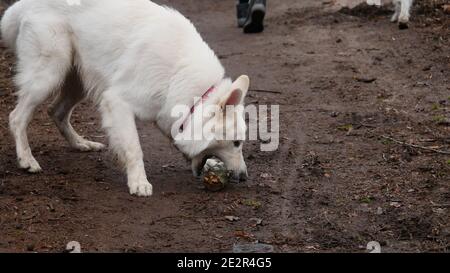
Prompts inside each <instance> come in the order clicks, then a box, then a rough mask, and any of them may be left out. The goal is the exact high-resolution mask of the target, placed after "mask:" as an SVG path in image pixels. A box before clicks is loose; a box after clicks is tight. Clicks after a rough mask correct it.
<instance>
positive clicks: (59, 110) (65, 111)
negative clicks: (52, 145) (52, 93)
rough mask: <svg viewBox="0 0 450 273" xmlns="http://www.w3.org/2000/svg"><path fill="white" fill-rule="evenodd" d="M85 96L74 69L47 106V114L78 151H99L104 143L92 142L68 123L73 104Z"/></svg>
mask: <svg viewBox="0 0 450 273" xmlns="http://www.w3.org/2000/svg"><path fill="white" fill-rule="evenodd" d="M84 98H85V92H84V91H83V85H82V83H81V80H80V78H79V76H78V74H77V71H76V70H75V69H72V70H71V72H70V73H69V74H68V76H67V78H66V80H65V82H64V85H63V87H62V88H61V91H60V93H59V95H58V97H57V98H56V99H55V101H54V102H53V104H52V105H51V106H50V108H49V111H48V113H49V115H50V116H51V117H52V119H53V121H54V122H55V124H56V127H58V129H59V131H60V132H61V134H62V135H63V136H64V137H65V138H66V140H67V141H68V142H69V144H70V146H71V147H73V148H75V149H77V150H80V151H84V152H86V151H99V150H101V149H103V148H104V145H103V144H101V143H97V142H92V141H88V140H86V139H84V138H83V137H82V136H80V135H78V134H77V132H76V131H75V130H74V129H73V127H72V125H71V124H70V116H71V115H72V111H73V109H74V108H75V106H76V105H77V104H78V103H79V102H81V101H82V100H83V99H84Z"/></svg>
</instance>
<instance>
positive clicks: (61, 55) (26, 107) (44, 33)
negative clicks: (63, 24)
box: [9, 22, 71, 173]
mask: <svg viewBox="0 0 450 273" xmlns="http://www.w3.org/2000/svg"><path fill="white" fill-rule="evenodd" d="M57 29H58V25H56V27H55V25H50V26H47V25H44V24H42V25H39V22H36V23H35V24H32V23H31V22H27V24H26V25H24V27H22V29H21V31H20V34H19V36H18V38H17V56H18V66H17V70H18V74H17V76H16V79H15V80H16V84H17V86H18V88H19V91H18V92H17V95H18V104H17V106H16V108H15V109H14V111H13V112H12V113H11V114H10V116H9V124H10V129H11V132H12V134H13V136H14V139H15V142H16V151H17V157H18V161H19V166H20V167H21V168H22V169H26V170H28V171H29V172H31V173H36V172H39V171H41V167H40V166H39V163H38V162H37V161H36V159H35V158H34V157H33V155H32V153H31V149H30V145H29V143H28V137H27V127H28V124H29V123H30V121H31V118H32V116H33V113H34V110H35V109H36V107H37V106H38V105H40V104H41V103H42V102H44V101H45V100H46V99H47V98H48V97H49V96H50V95H51V93H52V92H53V91H55V90H57V89H58V87H59V86H60V84H61V83H62V82H63V80H64V78H65V76H66V74H67V72H68V69H69V67H70V65H71V48H70V46H71V44H70V39H68V37H66V36H64V34H63V33H58V32H57ZM50 30H51V31H50ZM59 35H61V36H59ZM65 38H67V39H65Z"/></svg>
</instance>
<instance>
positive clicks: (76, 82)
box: [1, 0, 249, 196]
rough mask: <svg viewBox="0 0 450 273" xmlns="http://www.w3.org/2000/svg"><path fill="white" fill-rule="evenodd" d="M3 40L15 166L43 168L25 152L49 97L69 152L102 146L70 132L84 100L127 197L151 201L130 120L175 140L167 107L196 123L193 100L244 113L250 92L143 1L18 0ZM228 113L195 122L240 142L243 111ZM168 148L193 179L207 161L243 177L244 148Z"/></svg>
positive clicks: (190, 34)
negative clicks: (188, 166)
mask: <svg viewBox="0 0 450 273" xmlns="http://www.w3.org/2000/svg"><path fill="white" fill-rule="evenodd" d="M1 31H2V37H3V41H4V43H5V44H6V45H8V46H9V47H10V48H12V49H14V50H15V53H16V55H17V58H18V65H17V72H18V73H17V76H16V78H15V82H16V85H17V87H18V92H17V95H18V104H17V106H16V108H15V109H14V111H13V112H12V113H11V114H10V128H11V131H12V134H13V136H14V138H15V142H16V150H17V157H18V161H19V165H20V167H21V168H23V169H26V170H28V171H29V172H31V173H35V172H39V171H41V167H40V166H39V164H38V162H37V161H36V160H35V158H34V157H33V155H32V153H31V149H30V146H29V144H28V139H27V133H26V130H27V126H28V124H29V122H30V120H31V118H32V115H33V112H34V110H35V109H36V107H37V106H38V105H39V104H41V103H42V102H44V100H46V99H47V98H48V97H49V96H50V95H51V94H52V93H54V92H56V93H57V94H58V96H57V98H56V99H55V101H54V103H53V104H52V106H51V107H50V110H49V114H50V115H51V117H52V118H53V120H54V121H55V123H56V126H57V127H58V129H59V130H60V131H61V133H62V135H63V136H64V137H65V138H66V139H67V140H68V142H69V143H70V145H71V146H72V147H74V148H76V149H79V150H82V151H96V150H100V149H102V148H103V147H104V146H103V144H100V143H95V142H91V141H88V140H86V139H84V138H83V137H81V136H80V135H78V134H77V133H76V132H75V131H74V129H73V128H72V126H71V125H70V121H69V120H70V116H71V113H72V110H73V109H74V107H75V106H76V105H77V104H78V103H79V102H80V101H81V100H83V99H84V98H85V97H89V98H91V99H93V100H94V102H96V104H97V105H98V108H99V109H100V112H101V115H102V121H103V126H104V128H105V130H106V131H107V134H108V136H109V142H110V146H111V147H112V148H113V150H114V151H115V153H116V154H117V155H118V158H119V159H120V161H121V162H122V163H123V164H124V167H125V169H126V173H127V179H128V186H129V189H130V193H131V194H136V195H138V196H150V195H151V194H152V185H151V184H150V183H149V182H148V180H147V176H146V173H145V169H144V162H143V153H142V150H141V146H140V143H139V137H138V133H137V130H136V125H135V118H136V117H137V118H139V119H143V120H150V121H154V122H156V123H157V125H158V126H159V128H160V129H161V130H162V131H163V132H164V133H165V134H166V135H168V136H172V137H173V138H174V136H173V134H172V133H171V132H173V128H172V127H173V124H174V123H176V122H177V121H178V120H180V117H176V116H173V115H172V112H173V111H172V110H173V108H174V107H176V106H178V105H187V106H189V107H192V109H191V110H192V111H191V112H188V113H187V115H186V116H184V117H182V120H185V121H187V120H190V119H189V117H192V118H194V117H195V116H197V117H198V115H200V113H198V111H196V109H195V105H197V103H195V102H194V100H195V98H202V102H203V103H204V104H208V105H217V106H220V107H221V109H227V107H225V106H228V105H242V104H243V100H244V98H245V95H246V93H247V91H248V88H249V79H248V77H247V76H241V77H239V78H238V79H237V80H236V81H235V82H231V80H229V79H227V78H224V68H223V67H222V65H221V64H220V62H219V60H218V58H217V57H216V55H215V54H214V52H213V51H212V50H211V49H210V48H209V47H208V45H207V44H206V43H205V42H204V41H203V40H202V38H201V37H200V35H199V34H198V32H197V31H196V29H195V27H194V26H193V25H192V24H191V22H190V21H189V20H188V19H186V18H185V17H183V16H182V15H181V14H180V13H178V12H177V11H175V10H173V9H170V8H167V7H162V6H159V5H157V4H154V3H152V2H150V1H148V0H81V1H67V0H39V1H36V0H21V1H19V2H17V3H16V4H14V5H13V6H11V7H10V8H9V9H8V10H7V11H6V13H5V15H4V17H3V19H2V21H1ZM227 111H228V110H227ZM227 111H225V110H223V111H222V114H223V115H216V116H214V117H209V118H208V117H204V116H201V118H202V119H203V120H204V119H207V120H208V121H213V122H215V123H216V125H218V126H222V127H226V128H223V129H228V127H232V128H235V127H236V128H235V130H236V132H235V134H234V135H238V136H239V135H241V136H242V135H245V131H246V125H245V120H244V114H243V111H236V112H234V113H233V114H232V115H225V114H226V112H227ZM182 124H183V128H182V129H181V128H180V133H182V132H184V131H190V129H192V128H191V127H195V125H191V124H193V122H183V123H182ZM230 124H231V126H230ZM202 126H203V125H202ZM174 139H175V140H174V144H175V146H176V147H177V148H178V149H179V150H180V151H181V152H183V154H184V155H186V156H187V157H188V158H189V159H191V160H192V169H193V172H194V173H195V174H198V172H199V170H201V168H202V166H203V165H202V164H203V163H204V162H205V159H206V158H207V157H210V156H217V157H219V158H220V159H222V160H223V161H224V163H225V164H226V166H227V168H228V169H229V170H230V171H232V172H233V173H234V176H235V177H236V178H245V177H246V176H247V167H246V165H245V162H244V159H243V155H242V141H241V140H243V139H241V138H239V140H238V139H231V140H226V141H225V140H217V139H209V140H206V139H202V140H178V138H174Z"/></svg>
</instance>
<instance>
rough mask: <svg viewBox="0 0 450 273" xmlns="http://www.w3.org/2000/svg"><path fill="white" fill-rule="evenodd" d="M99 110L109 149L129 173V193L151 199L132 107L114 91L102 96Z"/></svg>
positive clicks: (150, 189)
mask: <svg viewBox="0 0 450 273" xmlns="http://www.w3.org/2000/svg"><path fill="white" fill-rule="evenodd" d="M100 110H101V112H102V118H103V127H104V128H105V129H106V131H107V133H108V136H109V145H110V147H111V148H112V149H113V150H114V152H116V154H117V155H118V157H119V160H120V162H121V163H122V164H123V165H124V167H125V169H126V172H127V179H128V187H129V190H130V193H131V194H135V195H138V196H150V195H152V185H151V184H150V183H149V182H148V180H147V175H146V174H145V168H144V159H143V158H144V156H143V153H142V149H141V145H140V143H139V136H138V132H137V129H136V122H135V115H134V112H133V110H132V109H131V107H130V105H129V104H128V103H126V102H124V101H123V100H122V99H121V98H120V97H119V95H116V94H115V93H114V91H107V92H105V93H104V94H103V97H102V100H101V103H100Z"/></svg>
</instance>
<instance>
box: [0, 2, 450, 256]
mask: <svg viewBox="0 0 450 273" xmlns="http://www.w3.org/2000/svg"><path fill="white" fill-rule="evenodd" d="M156 2H158V3H166V4H170V5H172V6H174V7H176V8H177V9H179V10H180V11H182V13H184V14H185V15H187V16H188V17H189V18H190V19H191V20H192V21H193V22H194V23H195V25H196V26H197V27H198V29H199V31H200V32H201V33H202V35H203V37H204V38H205V40H206V41H207V42H208V43H209V44H210V45H211V47H212V48H213V49H214V50H215V51H216V52H217V54H218V55H219V56H220V58H221V60H222V61H223V64H224V65H225V67H226V68H227V71H228V74H229V75H230V76H232V77H236V76H238V75H240V74H248V75H249V76H250V78H251V79H252V89H254V90H255V89H264V90H275V91H279V92H280V94H278V93H267V92H260V91H251V92H250V94H249V97H248V99H247V103H254V104H279V105H280V123H281V124H280V130H281V132H280V133H281V143H280V147H279V150H277V151H275V152H270V153H267V152H261V151H260V150H259V142H258V141H253V142H248V143H247V144H246V146H245V156H246V161H247V165H248V168H249V172H250V178H249V180H248V181H247V182H246V183H242V184H233V185H231V186H229V187H228V188H226V189H225V190H224V191H221V192H218V193H211V192H207V191H205V190H204V189H203V187H202V185H201V183H200V182H199V181H198V180H196V179H195V178H193V177H192V176H191V172H190V165H189V164H188V163H187V162H186V161H185V160H184V158H183V157H182V156H181V155H180V154H179V153H178V152H177V151H176V150H175V148H173V147H172V145H171V144H170V141H169V140H167V139H166V138H165V137H163V136H162V135H161V133H160V132H159V131H158V130H157V129H156V128H155V127H154V126H153V125H152V124H146V123H139V128H140V133H141V141H142V144H143V149H144V154H145V162H146V168H147V173H148V176H149V179H150V182H151V183H152V184H153V186H154V195H153V197H151V198H137V197H133V196H130V195H129V194H128V190H127V186H126V182H125V177H124V175H123V174H122V173H121V172H120V170H119V169H118V168H117V167H116V164H115V163H114V160H113V159H112V157H111V156H110V154H109V153H108V152H107V151H105V152H100V153H81V152H76V151H73V150H71V149H70V148H69V147H68V145H67V143H66V142H65V141H64V140H63V138H62V137H61V136H60V135H59V133H58V132H57V130H56V128H55V126H54V125H53V124H52V123H51V121H50V119H49V117H48V116H47V114H46V108H47V107H46V106H43V107H41V108H39V111H38V113H37V114H36V116H35V119H34V120H33V122H32V124H31V126H30V129H29V136H30V142H31V145H32V149H33V152H34V154H35V156H36V159H37V160H38V161H39V162H40V164H41V166H42V167H43V169H44V171H43V172H42V173H40V174H37V175H30V174H27V173H25V172H23V171H20V170H19V169H18V168H17V165H16V158H15V149H14V145H13V140H12V138H11V136H10V134H9V131H8V129H7V127H8V122H7V120H8V114H9V112H10V111H11V110H12V109H13V107H14V103H15V98H14V95H13V92H14V87H13V84H12V76H13V66H14V58H13V57H12V55H11V54H10V53H7V52H6V50H5V49H4V48H1V49H0V57H1V61H0V252H30V251H37V252H61V251H63V250H64V248H65V245H66V244H67V243H68V242H69V241H73V240H75V241H78V242H80V243H81V246H82V248H83V251H91V252H105V251H108V252H181V251H183V252H184V251H187V252H230V251H232V249H233V245H234V244H247V243H254V242H260V243H265V244H270V245H273V246H274V249H275V251H276V252H365V251H366V250H365V248H366V245H367V243H368V242H369V241H378V242H380V243H381V246H382V248H383V251H384V252H448V251H449V239H450V217H449V216H450V214H449V208H450V191H449V181H450V155H444V154H441V153H437V152H430V151H427V150H424V149H420V148H414V147H412V146H408V145H402V144H399V143H397V142H396V140H397V141H401V142H407V143H414V144H416V145H419V146H424V147H431V148H433V149H437V150H442V151H449V150H450V127H449V119H450V82H449V76H450V55H449V54H450V31H449V23H450V16H449V15H444V14H442V13H441V12H438V11H433V12H432V13H429V12H427V13H423V10H421V9H419V8H417V7H416V8H415V10H414V12H413V13H414V15H413V19H412V23H411V25H410V28H409V29H408V30H402V31H400V30H399V29H398V28H397V27H396V25H395V24H392V23H390V22H389V15H390V14H391V12H390V11H386V10H385V9H383V10H378V9H376V8H373V9H359V10H357V11H351V12H337V11H335V10H333V9H332V8H331V7H330V5H329V4H328V3H329V2H330V1H317V0H302V1H298V0H282V1H281V0H277V1H270V0H269V13H268V18H267V28H266V31H265V32H264V33H263V34H258V35H244V34H242V32H241V30H240V29H238V28H236V27H235V18H234V16H235V14H234V13H235V10H234V1H231V0H230V1H211V0H183V1H181V0H174V1H156ZM72 121H73V124H74V127H75V128H76V129H77V130H78V131H79V132H80V134H82V135H85V136H87V137H88V138H89V139H92V140H97V141H103V142H105V141H106V139H105V136H104V132H103V131H102V130H101V128H100V125H99V119H98V114H97V113H96V111H95V109H94V108H93V106H92V105H91V104H90V103H88V102H87V103H83V105H81V106H80V107H79V108H77V110H76V111H75V113H74V115H73V118H72ZM383 136H387V137H391V138H392V139H390V138H384V137H383ZM225 216H237V217H239V220H238V221H234V222H230V221H228V220H227V219H225Z"/></svg>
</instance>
